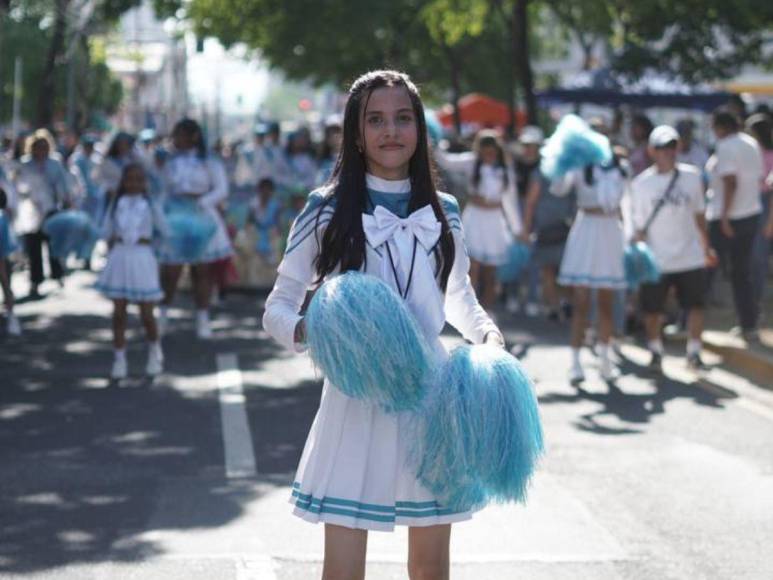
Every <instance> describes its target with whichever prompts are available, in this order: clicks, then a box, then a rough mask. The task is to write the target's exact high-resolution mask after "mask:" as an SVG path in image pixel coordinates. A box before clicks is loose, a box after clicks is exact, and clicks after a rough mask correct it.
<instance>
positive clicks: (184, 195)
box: [160, 150, 233, 264]
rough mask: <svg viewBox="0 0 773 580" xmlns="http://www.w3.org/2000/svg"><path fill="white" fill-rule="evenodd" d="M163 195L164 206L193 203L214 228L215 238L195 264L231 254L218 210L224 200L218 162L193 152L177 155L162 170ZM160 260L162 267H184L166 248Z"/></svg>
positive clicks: (224, 180) (223, 175) (225, 193)
mask: <svg viewBox="0 0 773 580" xmlns="http://www.w3.org/2000/svg"><path fill="white" fill-rule="evenodd" d="M164 193H165V197H166V200H165V204H174V203H176V202H177V203H183V204H187V203H189V202H191V200H192V199H193V200H195V202H196V204H197V205H198V207H199V208H200V209H201V210H203V211H205V212H206V213H207V214H209V215H210V217H212V219H213V220H214V222H215V224H216V229H215V234H214V235H213V236H212V239H211V240H210V241H209V244H207V248H206V250H205V251H204V254H203V255H202V256H201V258H199V259H198V260H197V263H201V264H204V263H208V262H216V261H217V260H222V259H223V258H227V257H228V256H230V255H232V254H233V248H232V247H231V240H230V239H229V237H228V230H227V229H226V227H225V222H223V218H222V217H221V215H220V211H219V209H218V204H220V203H221V202H223V201H225V199H226V198H227V197H228V177H227V176H226V173H225V168H224V167H223V164H222V163H221V162H220V161H219V160H218V159H216V158H214V157H212V156H208V157H207V158H206V159H202V158H201V157H199V156H198V154H197V152H196V151H194V150H191V151H186V152H183V153H178V154H177V155H175V156H174V157H173V158H172V159H170V160H169V161H168V162H167V164H166V166H165V167H164ZM189 194H193V195H189ZM160 260H161V263H162V264H185V263H187V262H186V260H185V259H184V258H183V257H181V256H179V255H178V254H177V253H176V252H175V251H174V249H173V248H172V247H170V246H169V245H168V244H166V245H164V246H163V247H162V248H161V254H160Z"/></svg>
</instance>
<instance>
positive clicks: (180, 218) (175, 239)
mask: <svg viewBox="0 0 773 580" xmlns="http://www.w3.org/2000/svg"><path fill="white" fill-rule="evenodd" d="M164 209H165V212H166V222H167V226H168V229H169V236H168V238H167V240H166V243H167V244H168V245H169V247H170V248H171V250H172V253H173V255H174V256H175V258H177V259H179V260H182V261H184V262H195V261H196V260H198V259H199V258H201V256H203V255H204V252H205V251H206V250H207V246H208V245H209V241H210V240H211V239H212V236H214V235H215V231H216V230H217V224H216V223H215V220H214V218H213V217H212V216H211V215H209V214H208V213H207V212H206V211H204V210H202V209H200V208H199V207H198V204H197V200H196V199H186V198H181V197H180V196H175V197H171V198H169V199H168V200H167V202H166V207H165V208H164Z"/></svg>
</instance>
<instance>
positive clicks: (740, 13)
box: [614, 0, 773, 82]
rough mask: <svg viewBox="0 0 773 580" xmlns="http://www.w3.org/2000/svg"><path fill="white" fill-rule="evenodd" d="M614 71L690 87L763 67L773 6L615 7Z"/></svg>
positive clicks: (750, 2) (696, 1)
mask: <svg viewBox="0 0 773 580" xmlns="http://www.w3.org/2000/svg"><path fill="white" fill-rule="evenodd" d="M615 16H616V20H617V22H618V26H619V34H618V35H617V37H616V41H617V45H616V47H615V48H617V55H616V59H615V62H614V64H615V67H616V68H617V69H618V70H621V71H624V72H627V73H629V74H631V75H632V76H634V77H635V76H638V75H640V74H641V73H642V72H643V71H644V70H646V69H647V68H654V69H657V70H661V71H663V72H665V73H667V74H670V75H672V76H674V77H680V78H683V79H685V80H686V81H688V82H699V81H711V80H717V79H724V78H728V77H730V76H732V75H733V74H735V73H737V72H738V70H739V69H740V67H741V66H742V65H744V64H747V63H749V64H754V63H761V62H762V59H763V58H764V55H763V52H762V46H763V43H764V40H765V37H766V36H769V35H770V31H771V29H773V3H770V2H762V1H760V0H733V1H732V2H728V1H727V0H649V1H647V2H637V1H634V0H626V1H620V2H618V3H617V10H616V14H615Z"/></svg>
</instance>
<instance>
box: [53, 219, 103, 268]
mask: <svg viewBox="0 0 773 580" xmlns="http://www.w3.org/2000/svg"><path fill="white" fill-rule="evenodd" d="M42 229H43V233H44V234H46V235H47V236H48V238H49V240H48V244H49V251H50V252H51V255H52V256H53V257H54V258H60V259H65V258H67V256H69V255H70V254H75V255H76V256H77V257H78V258H81V259H83V258H88V257H89V256H90V255H91V252H92V251H93V250H94V246H95V244H96V243H97V240H98V239H99V232H98V231H97V228H96V227H95V226H94V224H93V223H92V221H91V218H90V217H89V215H88V214H87V213H86V212H83V211H79V210H74V209H70V210H66V211H61V212H59V213H56V214H54V215H52V216H51V217H49V218H48V219H46V221H45V222H43V228H42Z"/></svg>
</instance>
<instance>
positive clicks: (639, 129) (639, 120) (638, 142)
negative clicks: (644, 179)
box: [628, 113, 653, 177]
mask: <svg viewBox="0 0 773 580" xmlns="http://www.w3.org/2000/svg"><path fill="white" fill-rule="evenodd" d="M652 127H653V125H652V121H650V119H649V117H648V116H647V115H645V114H644V113H638V114H636V115H634V116H633V119H631V147H630V149H629V152H628V162H629V163H630V164H631V171H632V172H633V175H632V177H635V176H637V175H639V174H640V173H641V172H642V171H644V170H645V169H647V167H649V166H650V164H651V163H652V161H651V160H650V158H649V155H648V154H647V139H649V136H650V132H652Z"/></svg>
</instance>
